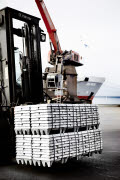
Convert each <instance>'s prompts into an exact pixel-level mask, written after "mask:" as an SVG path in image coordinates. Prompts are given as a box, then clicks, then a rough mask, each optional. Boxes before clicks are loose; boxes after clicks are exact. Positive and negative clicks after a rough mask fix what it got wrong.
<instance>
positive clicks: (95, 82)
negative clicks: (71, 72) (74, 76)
mask: <svg viewBox="0 0 120 180" xmlns="http://www.w3.org/2000/svg"><path fill="white" fill-rule="evenodd" d="M104 81H105V78H103V77H93V76H90V77H82V78H78V80H77V97H78V98H79V99H80V100H90V101H92V100H93V99H94V97H95V95H96V93H97V92H98V91H99V89H100V88H101V86H102V84H103V83H104Z"/></svg>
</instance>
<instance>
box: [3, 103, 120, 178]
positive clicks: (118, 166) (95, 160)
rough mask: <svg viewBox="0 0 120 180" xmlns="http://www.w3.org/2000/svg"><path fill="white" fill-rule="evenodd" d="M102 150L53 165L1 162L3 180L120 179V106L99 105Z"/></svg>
mask: <svg viewBox="0 0 120 180" xmlns="http://www.w3.org/2000/svg"><path fill="white" fill-rule="evenodd" d="M99 112H100V118H101V129H102V132H103V153H102V155H98V154H97V155H94V156H92V157H90V158H89V157H83V158H81V160H80V161H75V160H72V161H69V162H68V163H67V164H65V165H61V164H54V165H53V167H52V168H43V167H34V166H25V165H17V164H16V163H15V162H14V163H11V164H4V165H1V166H0V180H38V179H39V180H64V179H65V180H120V107H99Z"/></svg>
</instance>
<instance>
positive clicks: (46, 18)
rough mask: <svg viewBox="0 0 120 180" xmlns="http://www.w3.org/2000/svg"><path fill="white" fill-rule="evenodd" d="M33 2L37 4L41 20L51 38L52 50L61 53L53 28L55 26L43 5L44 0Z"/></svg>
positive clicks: (55, 31)
mask: <svg viewBox="0 0 120 180" xmlns="http://www.w3.org/2000/svg"><path fill="white" fill-rule="evenodd" d="M35 2H36V4H37V6H38V9H39V11H40V14H41V16H42V18H43V21H44V23H45V26H46V28H47V31H48V34H49V37H50V40H51V42H52V44H53V47H54V52H55V53H56V52H58V51H59V52H60V53H62V50H61V46H60V43H59V39H58V36H57V30H56V29H55V26H54V24H53V22H52V19H51V17H50V15H49V13H48V10H47V8H46V6H45V3H44V1H43V0H35Z"/></svg>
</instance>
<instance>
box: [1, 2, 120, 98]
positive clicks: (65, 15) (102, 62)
mask: <svg viewBox="0 0 120 180" xmlns="http://www.w3.org/2000/svg"><path fill="white" fill-rule="evenodd" d="M44 2H45V4H46V6H47V9H48V11H49V13H50V15H51V18H52V20H53V22H54V24H55V27H56V29H57V33H58V37H59V40H60V43H61V47H62V49H63V50H65V49H66V50H74V51H76V52H78V53H79V54H80V55H81V56H83V63H84V66H82V67H80V68H79V69H78V70H77V71H78V74H79V76H100V77H105V78H106V83H107V84H108V86H111V84H112V87H113V88H116V87H117V89H116V92H117V93H118V94H119V95H120V93H119V92H120V89H119V88H120V81H119V78H120V0H74V1H72V0H44ZM5 6H10V7H12V8H16V9H18V10H20V11H23V12H26V13H28V14H32V15H34V16H37V17H41V15H40V14H39V11H38V9H37V6H36V3H35V1H34V0H20V1H19V0H6V1H5V0H0V8H3V7H5ZM40 26H41V28H42V29H43V30H44V31H45V32H46V33H47V31H46V28H45V26H44V23H43V21H42V20H41V22H40ZM86 44H87V47H86V46H85V45H86ZM48 51H49V38H48V36H47V42H46V43H43V44H42V60H43V69H44V68H45V66H47V53H48Z"/></svg>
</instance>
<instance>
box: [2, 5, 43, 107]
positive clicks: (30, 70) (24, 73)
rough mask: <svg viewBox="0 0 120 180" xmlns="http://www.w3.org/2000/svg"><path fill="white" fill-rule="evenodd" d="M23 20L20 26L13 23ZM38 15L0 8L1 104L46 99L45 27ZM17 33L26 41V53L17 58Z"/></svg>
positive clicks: (10, 104)
mask: <svg viewBox="0 0 120 180" xmlns="http://www.w3.org/2000/svg"><path fill="white" fill-rule="evenodd" d="M14 19H16V20H19V21H22V22H24V26H23V27H21V29H16V28H15V27H14V26H13V20H14ZM39 20H40V19H39V18H36V17H33V16H31V15H28V14H26V13H23V12H20V11H17V10H14V9H11V8H8V7H7V8H5V9H2V10H1V11H0V104H1V105H2V106H3V105H4V106H15V105H18V104H24V103H32V104H34V103H40V102H43V82H42V65H41V51H40V41H42V35H43V31H42V30H41V29H40V28H39ZM14 35H16V36H18V37H21V38H22V40H23V42H24V51H25V52H24V53H23V54H22V55H21V57H20V62H19V63H18V62H16V61H19V59H17V60H16V59H15V50H16V49H17V47H15V45H14ZM16 63H17V64H19V65H20V67H19V69H20V70H21V84H18V83H17V82H16V73H17V69H16Z"/></svg>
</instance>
